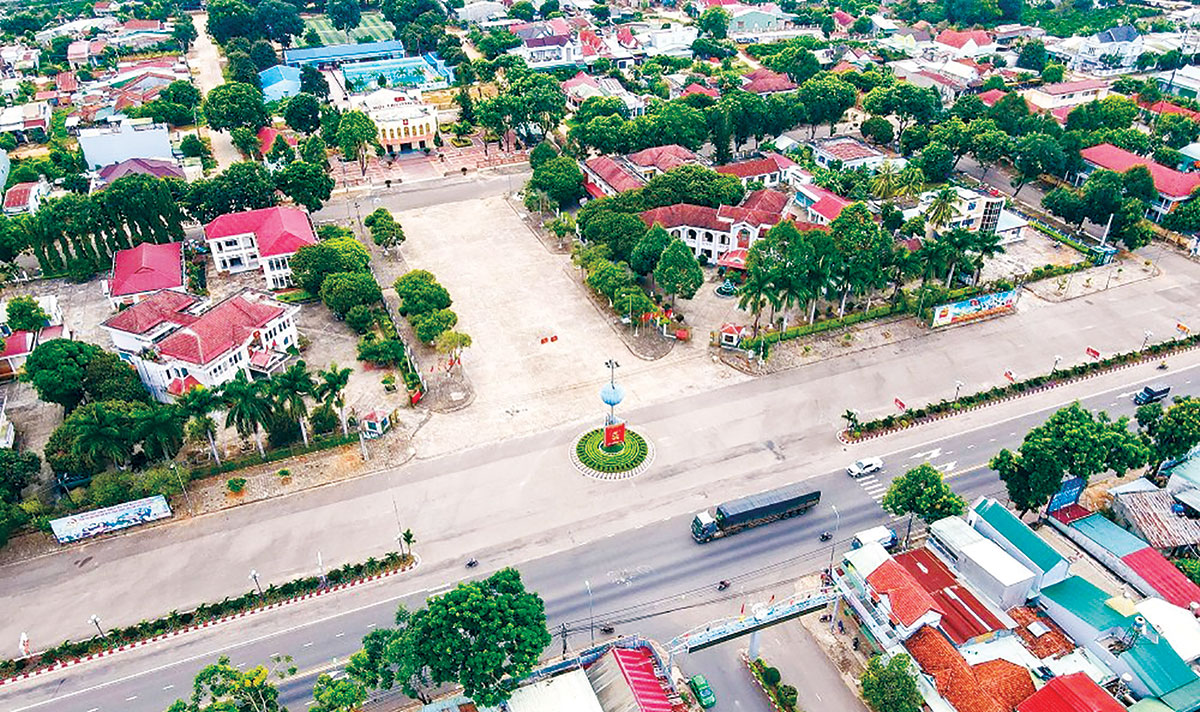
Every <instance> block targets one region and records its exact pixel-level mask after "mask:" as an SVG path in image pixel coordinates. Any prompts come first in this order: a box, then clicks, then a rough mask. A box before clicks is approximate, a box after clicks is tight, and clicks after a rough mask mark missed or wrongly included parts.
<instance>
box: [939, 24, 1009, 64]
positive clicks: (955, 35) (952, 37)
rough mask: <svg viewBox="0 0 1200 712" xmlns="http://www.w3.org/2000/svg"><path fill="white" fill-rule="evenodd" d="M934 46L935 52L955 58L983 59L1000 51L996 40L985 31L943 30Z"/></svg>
mask: <svg viewBox="0 0 1200 712" xmlns="http://www.w3.org/2000/svg"><path fill="white" fill-rule="evenodd" d="M933 45H934V50H935V51H937V52H939V53H944V54H950V55H953V56H955V57H972V58H974V57H982V56H983V55H985V54H995V53H996V50H997V49H999V47H998V46H997V45H996V41H995V39H993V38H992V36H991V35H990V34H988V33H987V32H986V31H984V30H964V31H960V30H942V31H941V32H939V33H938V35H937V37H936V38H935V39H934V40H933Z"/></svg>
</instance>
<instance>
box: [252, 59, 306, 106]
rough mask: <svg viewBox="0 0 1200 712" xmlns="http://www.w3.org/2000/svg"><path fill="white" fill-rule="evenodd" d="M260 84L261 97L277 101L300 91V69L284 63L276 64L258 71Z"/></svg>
mask: <svg viewBox="0 0 1200 712" xmlns="http://www.w3.org/2000/svg"><path fill="white" fill-rule="evenodd" d="M258 81H259V83H260V84H262V91H263V98H264V99H265V100H267V101H279V100H280V99H286V98H288V97H291V96H296V95H297V94H299V93H300V69H299V68H298V67H290V66H288V65H286V64H276V65H275V66H274V67H267V68H266V69H264V70H262V71H261V72H259V73H258Z"/></svg>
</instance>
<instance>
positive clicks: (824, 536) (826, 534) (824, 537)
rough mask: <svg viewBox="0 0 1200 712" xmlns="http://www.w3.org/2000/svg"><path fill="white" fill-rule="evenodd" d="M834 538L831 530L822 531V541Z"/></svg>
mask: <svg viewBox="0 0 1200 712" xmlns="http://www.w3.org/2000/svg"><path fill="white" fill-rule="evenodd" d="M832 538H833V534H831V533H829V532H821V541H829V540H830V539H832Z"/></svg>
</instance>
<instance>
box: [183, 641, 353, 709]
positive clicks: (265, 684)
mask: <svg viewBox="0 0 1200 712" xmlns="http://www.w3.org/2000/svg"><path fill="white" fill-rule="evenodd" d="M291 662H292V659H291V657H287V656H283V657H280V656H275V657H273V658H272V666H271V668H267V667H266V666H263V665H258V666H255V667H252V668H249V669H247V670H242V669H240V668H238V667H235V666H234V665H233V664H232V663H231V662H230V661H229V658H227V657H225V656H224V655H222V656H221V657H220V658H218V659H217V662H216V663H213V664H212V665H208V666H206V667H204V669H202V670H201V671H200V672H199V673H197V674H196V679H195V681H194V682H193V687H192V696H191V699H190V700H189V701H187V702H184V701H183V700H176V701H175V702H174V703H173V704H172V705H171V706H170V707H168V708H167V712H287V709H286V708H285V707H284V706H283V705H281V704H279V690H278V689H277V688H276V687H275V682H274V681H273V680H272V678H277V679H283V678H286V677H288V676H290V675H294V674H296V668H295V666H294V665H292V664H291ZM335 709H336V708H335Z"/></svg>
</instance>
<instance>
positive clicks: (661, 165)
mask: <svg viewBox="0 0 1200 712" xmlns="http://www.w3.org/2000/svg"><path fill="white" fill-rule="evenodd" d="M625 158H626V160H628V161H629V162H630V163H632V164H634V165H635V166H637V167H638V168H639V169H640V170H641V172H642V174H643V176H644V177H647V178H649V177H652V176H653V175H654V174H655V172H658V173H666V172H667V171H669V170H671V169H672V168H675V167H676V166H682V165H685V164H689V163H698V162H699V161H700V157H699V156H697V155H696V154H695V153H693V152H692V151H690V150H689V149H687V148H685V147H683V146H680V145H679V144H675V143H669V144H667V145H665V146H654V147H652V148H647V149H644V150H641V151H638V152H636V153H631V154H629V155H628V156H626V157H625Z"/></svg>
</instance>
